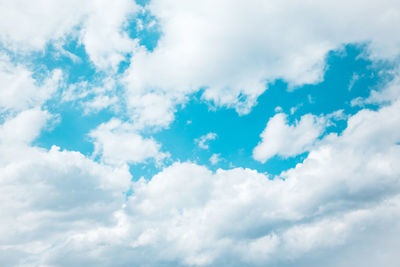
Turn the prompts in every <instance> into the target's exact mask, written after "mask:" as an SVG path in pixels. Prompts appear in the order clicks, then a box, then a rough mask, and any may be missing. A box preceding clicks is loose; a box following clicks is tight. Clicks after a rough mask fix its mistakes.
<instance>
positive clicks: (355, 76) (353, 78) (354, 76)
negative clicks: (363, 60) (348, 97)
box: [347, 73, 360, 91]
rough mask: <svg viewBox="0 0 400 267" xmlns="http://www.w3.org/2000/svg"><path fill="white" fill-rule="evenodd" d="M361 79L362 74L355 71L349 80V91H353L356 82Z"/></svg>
mask: <svg viewBox="0 0 400 267" xmlns="http://www.w3.org/2000/svg"><path fill="white" fill-rule="evenodd" d="M359 79H360V76H359V75H358V74H357V73H353V76H352V77H351V80H350V82H349V86H348V87H347V89H348V90H349V91H351V89H353V87H354V84H356V82H357V81H358V80H359Z"/></svg>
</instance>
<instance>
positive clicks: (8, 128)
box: [0, 108, 52, 146]
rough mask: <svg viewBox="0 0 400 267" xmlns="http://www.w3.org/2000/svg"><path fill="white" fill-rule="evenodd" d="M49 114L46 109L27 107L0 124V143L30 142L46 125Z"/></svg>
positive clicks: (16, 143) (49, 117)
mask: <svg viewBox="0 0 400 267" xmlns="http://www.w3.org/2000/svg"><path fill="white" fill-rule="evenodd" d="M51 117H52V116H51V115H50V114H49V113H48V112H47V111H43V110H40V109H38V108H36V109H29V110H25V111H23V112H21V113H19V114H18V115H17V116H15V117H14V118H8V119H7V120H6V121H5V122H4V123H3V124H2V125H0V143H3V144H7V145H8V146H11V145H18V144H30V143H31V142H32V141H33V140H34V139H35V138H36V137H38V136H39V134H40V131H41V130H42V129H43V128H44V127H45V126H46V124H47V122H48V120H49V119H51Z"/></svg>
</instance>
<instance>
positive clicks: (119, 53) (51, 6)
mask: <svg viewBox="0 0 400 267" xmlns="http://www.w3.org/2000/svg"><path fill="white" fill-rule="evenodd" d="M138 10H139V8H138V6H136V4H135V2H134V1H130V0H117V1H112V2H110V1H104V0H92V1H84V2H82V1H76V0H72V1H71V0H67V1H65V0H60V1H51V0H40V1H35V2H32V1H29V0H18V1H1V2H0V17H1V18H2V20H1V21H0V41H1V42H2V43H3V44H5V45H6V46H7V47H9V48H10V49H12V50H14V51H17V52H29V51H34V50H43V49H44V48H45V46H46V44H47V43H49V42H51V41H54V42H56V43H59V42H61V43H63V42H64V41H65V40H66V39H67V37H68V36H75V37H76V36H78V35H79V38H80V41H81V42H82V43H83V44H84V46H85V49H86V51H87V53H88V55H89V57H90V59H91V60H92V61H93V63H94V64H95V65H96V66H97V67H99V68H101V69H108V68H113V69H114V70H115V69H116V67H117V65H118V64H119V62H120V61H121V60H122V59H123V58H124V54H125V53H127V52H130V51H131V50H132V49H133V47H134V46H136V41H134V40H132V39H131V38H129V37H128V36H127V33H124V32H123V27H124V26H126V25H125V24H126V22H127V18H128V17H129V16H133V15H134V14H135V13H136V12H137V11H138ZM105 18H106V19H105ZM57 46H59V44H58V45H57Z"/></svg>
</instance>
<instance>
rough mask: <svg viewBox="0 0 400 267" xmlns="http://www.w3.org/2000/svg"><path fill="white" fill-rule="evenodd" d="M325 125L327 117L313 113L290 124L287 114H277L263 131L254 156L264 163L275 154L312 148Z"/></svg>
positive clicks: (284, 155)
mask: <svg viewBox="0 0 400 267" xmlns="http://www.w3.org/2000/svg"><path fill="white" fill-rule="evenodd" d="M325 126H326V119H325V118H323V117H317V116H314V115H311V114H307V115H304V116H302V117H301V118H300V121H296V122H295V124H294V125H288V122H287V115H286V114H284V113H279V114H276V115H275V116H274V117H272V118H271V119H270V120H269V121H268V124H267V127H266V128H265V130H264V131H263V132H262V133H261V135H260V137H261V142H260V143H259V144H258V145H257V146H256V147H255V148H254V151H253V158H254V159H256V160H258V161H261V162H263V163H264V162H266V161H267V160H268V159H270V158H271V157H273V156H275V155H278V156H282V157H292V156H296V155H298V154H301V153H303V152H305V151H307V150H308V149H310V148H311V146H312V145H313V144H314V143H315V141H316V140H317V138H318V137H319V136H320V135H321V134H322V133H323V131H324V129H325Z"/></svg>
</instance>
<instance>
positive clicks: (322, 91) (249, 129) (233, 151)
mask: <svg viewBox="0 0 400 267" xmlns="http://www.w3.org/2000/svg"><path fill="white" fill-rule="evenodd" d="M362 53H364V47H360V46H351V45H349V46H346V47H345V48H344V50H343V51H333V52H331V53H329V55H328V56H327V66H328V68H327V70H326V73H325V76H324V80H323V82H321V83H318V84H315V85H305V86H302V87H301V88H296V89H295V90H288V85H287V84H286V83H285V82H284V81H276V82H275V83H273V84H270V85H268V87H269V89H268V90H266V91H265V93H264V94H263V95H261V96H260V97H259V99H258V104H257V105H256V106H255V107H254V108H253V109H252V111H251V112H250V113H249V114H247V115H244V116H239V115H238V114H237V113H236V112H235V111H234V110H233V109H227V108H220V109H217V110H216V111H213V110H210V109H209V106H208V105H207V103H204V102H203V101H201V97H200V94H201V93H199V94H197V95H196V96H194V97H193V98H192V100H191V101H190V102H189V103H187V104H186V105H185V106H184V107H183V108H182V109H180V110H179V111H178V112H177V113H176V119H175V121H174V123H173V124H172V125H171V127H170V128H169V129H167V130H164V131H162V132H159V133H157V134H156V135H155V137H156V139H157V140H158V141H160V142H161V143H162V144H163V147H164V149H165V150H166V151H169V152H170V153H171V155H172V157H173V160H174V161H175V160H180V161H185V160H191V161H195V162H197V163H199V164H204V165H208V166H209V167H210V168H211V169H216V168H230V167H247V168H253V169H256V170H258V171H261V172H267V173H270V174H272V175H276V174H279V173H280V172H282V171H283V170H287V169H289V168H291V167H294V166H295V165H296V164H297V163H299V162H302V161H303V160H304V158H305V157H306V156H307V153H302V154H300V155H298V156H296V157H290V158H281V157H279V156H275V157H273V158H272V159H270V160H268V161H267V162H266V163H264V164H262V163H259V162H257V161H255V160H254V159H253V158H252V151H253V149H254V147H255V146H256V145H257V144H258V142H259V141H260V137H259V135H260V133H261V132H262V131H263V130H264V128H265V126H266V123H267V122H268V120H269V119H270V118H271V117H272V116H274V115H275V114H276V110H275V108H276V107H278V106H279V107H280V108H281V109H282V112H284V113H286V114H288V120H289V123H290V124H292V123H294V122H295V121H296V120H299V119H300V117H301V116H302V115H304V114H307V113H312V114H315V115H327V114H330V113H332V112H335V111H337V110H340V109H343V111H344V113H345V114H349V115H352V114H355V113H356V112H357V111H359V110H360V109H361V107H357V106H352V105H351V103H350V102H351V100H352V99H354V98H356V97H367V96H368V95H369V93H370V90H371V89H376V88H377V86H378V85H379V84H380V83H381V82H382V80H384V79H386V77H385V76H382V74H381V73H382V72H381V70H382V68H383V67H384V66H379V67H378V66H376V65H374V64H373V63H372V62H371V61H369V60H368V59H366V58H365V57H362V56H360V55H362ZM386 67H387V68H390V66H386ZM355 73H356V74H357V75H358V77H359V79H358V80H357V81H356V82H355V83H354V84H353V85H352V88H351V90H349V84H350V82H351V79H352V78H353V76H354V74H355ZM383 73H384V72H383ZM293 108H296V110H295V111H294V112H293ZM371 108H373V107H372V106H371ZM291 110H292V112H293V114H291ZM188 122H190V123H188ZM345 128H346V122H345V121H344V120H343V121H338V122H336V124H335V125H332V126H330V127H328V128H327V131H326V134H328V133H331V132H336V133H338V134H340V133H341V131H343V129H345ZM209 132H214V133H216V134H217V135H218V137H217V138H216V139H215V140H213V141H211V142H210V145H209V149H208V150H207V149H206V150H204V149H200V148H199V147H198V146H197V145H196V144H195V143H194V139H196V138H199V137H200V136H201V135H204V134H207V133H209ZM213 154H219V157H220V158H221V161H219V162H218V163H217V164H215V165H211V164H210V162H209V158H210V157H211V156H212V155H213Z"/></svg>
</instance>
